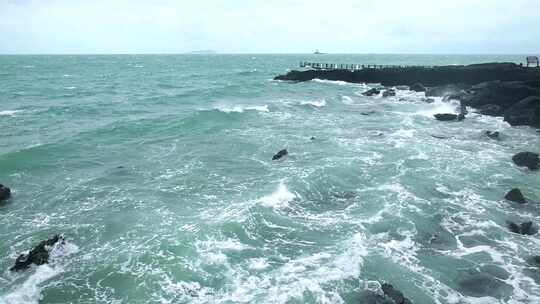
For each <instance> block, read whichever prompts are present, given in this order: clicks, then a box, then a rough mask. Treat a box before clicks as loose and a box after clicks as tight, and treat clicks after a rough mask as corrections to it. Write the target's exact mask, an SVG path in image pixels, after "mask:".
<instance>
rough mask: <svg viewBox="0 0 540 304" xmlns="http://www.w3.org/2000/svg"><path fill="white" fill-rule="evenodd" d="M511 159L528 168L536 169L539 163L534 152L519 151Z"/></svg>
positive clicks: (539, 160) (539, 159)
mask: <svg viewBox="0 0 540 304" xmlns="http://www.w3.org/2000/svg"><path fill="white" fill-rule="evenodd" d="M512 161H513V162H514V164H516V165H517V166H519V167H527V168H529V169H530V170H537V169H538V166H539V165H540V158H538V154H537V153H534V152H519V153H518V154H516V155H514V156H512Z"/></svg>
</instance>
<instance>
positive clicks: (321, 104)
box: [300, 99, 326, 108]
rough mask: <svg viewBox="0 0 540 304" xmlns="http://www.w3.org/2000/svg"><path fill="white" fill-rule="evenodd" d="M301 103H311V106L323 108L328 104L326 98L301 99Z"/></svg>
mask: <svg viewBox="0 0 540 304" xmlns="http://www.w3.org/2000/svg"><path fill="white" fill-rule="evenodd" d="M300 105H302V106H306V105H309V106H314V107H317V108H322V107H325V106H326V99H321V100H320V101H301V102H300Z"/></svg>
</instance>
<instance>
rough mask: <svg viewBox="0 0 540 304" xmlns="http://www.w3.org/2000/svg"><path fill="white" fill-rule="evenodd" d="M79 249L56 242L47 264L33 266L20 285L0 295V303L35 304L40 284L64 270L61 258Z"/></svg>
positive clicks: (37, 301) (70, 244)
mask: <svg viewBox="0 0 540 304" xmlns="http://www.w3.org/2000/svg"><path fill="white" fill-rule="evenodd" d="M78 251H79V247H77V246H76V245H75V244H72V243H70V242H65V243H64V244H60V243H57V244H56V245H55V246H54V247H53V248H52V249H51V252H50V256H49V264H44V265H41V266H37V267H35V271H34V273H32V274H31V275H30V276H29V277H28V278H27V279H26V281H24V283H23V284H22V285H20V286H19V287H18V288H17V289H15V290H14V291H12V292H10V293H8V294H7V295H4V296H2V297H0V304H37V303H39V300H40V299H41V288H42V287H41V285H42V284H43V283H45V282H46V281H48V280H50V279H52V278H53V277H55V276H57V275H59V274H60V273H62V272H63V271H64V268H63V266H62V265H61V262H62V260H63V258H65V257H66V256H69V255H71V254H74V253H76V252H78Z"/></svg>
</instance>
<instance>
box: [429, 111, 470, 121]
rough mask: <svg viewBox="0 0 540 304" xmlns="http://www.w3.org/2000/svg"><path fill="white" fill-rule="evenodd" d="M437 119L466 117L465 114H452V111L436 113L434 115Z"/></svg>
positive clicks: (457, 119) (459, 119) (448, 119)
mask: <svg viewBox="0 0 540 304" xmlns="http://www.w3.org/2000/svg"><path fill="white" fill-rule="evenodd" d="M433 116H434V117H435V119H437V120H440V121H461V120H463V119H465V115H463V114H459V115H458V114H450V113H443V114H435V115H433Z"/></svg>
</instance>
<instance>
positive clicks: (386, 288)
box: [381, 283, 411, 304]
mask: <svg viewBox="0 0 540 304" xmlns="http://www.w3.org/2000/svg"><path fill="white" fill-rule="evenodd" d="M381 289H382V291H383V292H384V295H385V296H386V297H388V298H390V299H391V300H392V301H394V303H395V304H411V301H410V300H409V299H407V298H405V296H403V293H402V292H401V291H399V290H397V289H395V288H394V286H392V285H390V284H387V283H384V284H382V285H381Z"/></svg>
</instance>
